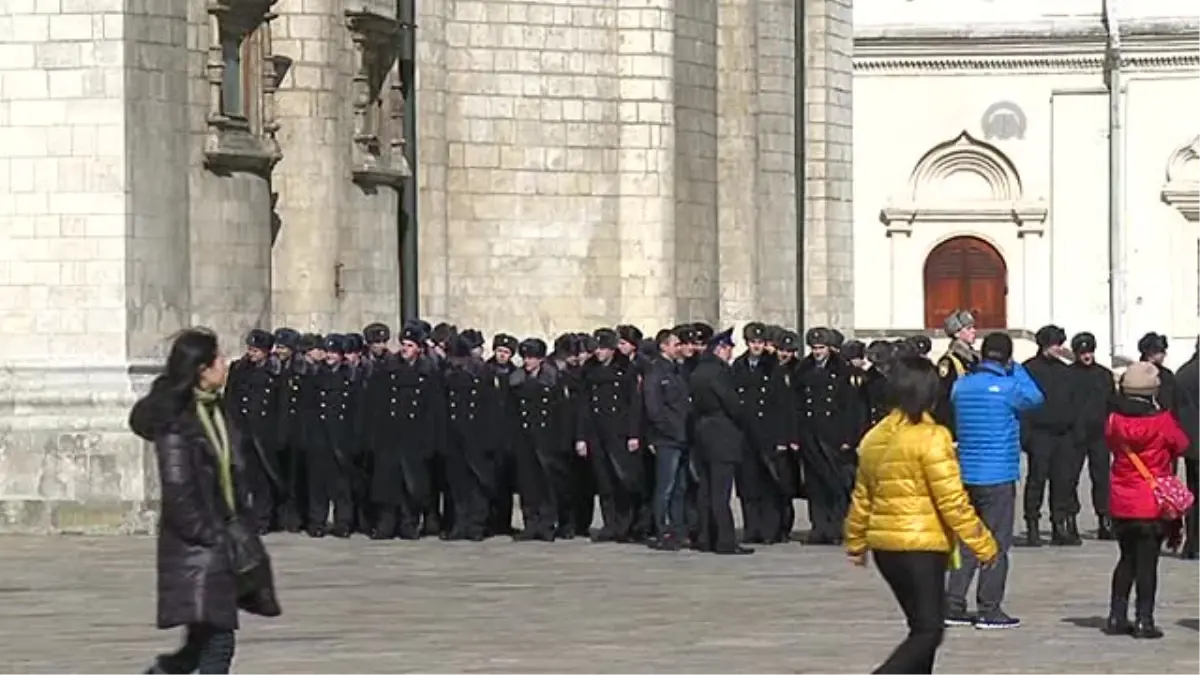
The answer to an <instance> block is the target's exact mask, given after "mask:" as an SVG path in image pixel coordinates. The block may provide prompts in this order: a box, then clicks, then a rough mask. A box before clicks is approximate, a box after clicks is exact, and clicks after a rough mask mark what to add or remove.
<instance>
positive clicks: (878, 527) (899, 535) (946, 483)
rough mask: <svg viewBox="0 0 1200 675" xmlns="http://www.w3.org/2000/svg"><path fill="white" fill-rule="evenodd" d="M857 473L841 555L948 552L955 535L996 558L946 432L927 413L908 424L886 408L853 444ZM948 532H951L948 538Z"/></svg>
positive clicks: (985, 556)
mask: <svg viewBox="0 0 1200 675" xmlns="http://www.w3.org/2000/svg"><path fill="white" fill-rule="evenodd" d="M859 447H860V449H859V460H858V476H857V477H856V479H855V481H854V497H853V500H852V502H851V504H850V512H849V515H847V517H846V550H847V551H848V552H849V553H851V554H859V553H864V552H866V551H867V550H877V551H945V552H949V551H950V550H951V548H950V545H951V542H952V541H953V538H952V537H953V536H957V538H958V539H961V540H962V541H963V542H964V543H965V544H966V545H967V547H968V548H970V549H971V551H972V552H974V554H975V556H976V557H977V558H979V559H980V560H984V561H988V560H991V559H992V558H995V557H996V552H997V548H996V540H995V539H993V538H992V534H991V533H990V532H988V530H987V528H986V527H984V525H983V523H982V522H981V521H980V520H979V517H978V516H977V515H976V514H975V508H974V507H973V506H971V502H970V501H969V499H968V498H967V492H966V490H965V489H964V488H963V484H962V475H961V473H959V469H958V458H957V457H956V456H955V452H954V446H953V443H952V441H951V439H950V432H949V431H948V430H947V429H946V428H945V427H943V426H941V425H939V424H937V423H935V422H934V421H933V418H931V417H930V416H929V415H925V416H924V419H922V421H921V423H920V424H913V423H912V422H910V421H909V420H908V418H907V417H905V416H904V415H903V414H902V413H900V412H899V411H892V413H891V414H890V415H888V416H887V417H885V418H884V419H883V420H882V421H880V422H879V424H876V425H875V426H874V428H872V429H871V430H870V431H869V432H867V435H866V436H865V437H864V438H863V440H862V444H861V445H860V446H859ZM952 533H953V534H952Z"/></svg>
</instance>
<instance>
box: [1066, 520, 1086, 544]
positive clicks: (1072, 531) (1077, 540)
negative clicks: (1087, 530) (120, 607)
mask: <svg viewBox="0 0 1200 675" xmlns="http://www.w3.org/2000/svg"><path fill="white" fill-rule="evenodd" d="M1063 523H1064V525H1066V529H1067V531H1066V545H1067V546H1082V545H1083V538H1082V537H1080V536H1079V522H1078V521H1077V520H1076V519H1075V516H1071V517H1069V518H1064V519H1063Z"/></svg>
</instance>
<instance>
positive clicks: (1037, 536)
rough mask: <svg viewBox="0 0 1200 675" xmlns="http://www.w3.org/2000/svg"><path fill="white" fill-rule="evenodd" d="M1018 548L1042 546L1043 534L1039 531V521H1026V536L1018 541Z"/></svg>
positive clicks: (1027, 519)
mask: <svg viewBox="0 0 1200 675" xmlns="http://www.w3.org/2000/svg"><path fill="white" fill-rule="evenodd" d="M1016 545H1017V546H1028V547H1035V548H1036V547H1038V546H1041V545H1042V533H1041V532H1040V531H1038V519H1037V518H1026V519H1025V536H1024V537H1023V538H1021V539H1018V540H1017V541H1016Z"/></svg>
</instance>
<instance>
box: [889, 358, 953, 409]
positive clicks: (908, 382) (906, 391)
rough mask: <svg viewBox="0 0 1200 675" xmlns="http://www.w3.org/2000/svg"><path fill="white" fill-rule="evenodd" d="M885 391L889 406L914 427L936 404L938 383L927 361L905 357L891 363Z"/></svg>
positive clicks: (938, 391) (939, 386) (933, 368)
mask: <svg viewBox="0 0 1200 675" xmlns="http://www.w3.org/2000/svg"><path fill="white" fill-rule="evenodd" d="M885 392H886V395H887V403H888V407H889V408H891V409H892V410H899V411H900V412H901V414H903V415H904V416H905V417H906V418H908V421H910V422H912V423H913V424H917V423H919V422H920V421H921V418H922V417H923V416H924V415H925V413H928V412H932V411H933V408H934V406H935V405H937V400H938V396H939V395H940V393H941V381H940V380H939V379H938V374H937V369H936V368H935V367H934V365H933V363H932V362H930V361H929V359H926V358H922V357H920V356H905V357H902V358H900V359H897V360H896V361H894V362H893V363H892V367H891V370H890V371H889V372H888V378H887V386H886V388H885Z"/></svg>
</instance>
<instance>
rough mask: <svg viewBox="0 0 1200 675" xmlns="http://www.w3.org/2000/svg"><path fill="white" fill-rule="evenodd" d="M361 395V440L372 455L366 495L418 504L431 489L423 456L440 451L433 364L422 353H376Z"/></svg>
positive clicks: (441, 402) (441, 401)
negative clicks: (383, 355) (412, 358)
mask: <svg viewBox="0 0 1200 675" xmlns="http://www.w3.org/2000/svg"><path fill="white" fill-rule="evenodd" d="M364 396H365V401H364V402H365V405H366V408H367V413H366V415H367V418H366V419H367V422H366V428H365V434H364V435H365V438H364V439H363V440H364V443H365V445H366V447H367V448H368V449H369V450H368V451H369V452H371V453H372V454H373V455H374V466H373V469H374V471H373V475H372V477H371V501H373V502H375V503H377V504H381V505H384V506H393V507H394V506H401V507H404V508H413V507H419V506H421V505H423V504H424V503H425V502H426V501H427V500H428V499H429V497H430V494H431V493H430V490H431V489H432V486H431V485H430V476H429V471H428V465H429V460H430V459H431V458H432V457H434V455H435V454H436V453H438V452H440V444H441V443H442V441H443V438H444V433H443V428H444V427H443V425H444V417H445V394H444V393H443V391H442V385H441V381H440V376H439V373H438V368H437V364H436V363H435V362H434V361H433V360H431V359H429V358H424V357H419V358H417V359H416V360H415V361H413V362H412V363H409V362H408V361H405V360H404V359H402V358H400V357H398V356H392V357H387V358H384V359H380V360H378V361H376V362H375V367H374V370H373V372H372V373H371V378H370V380H368V382H367V390H366V393H365V394H364ZM406 497H407V499H406ZM407 515H408V516H410V517H414V516H415V515H416V514H412V513H409V514H407Z"/></svg>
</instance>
